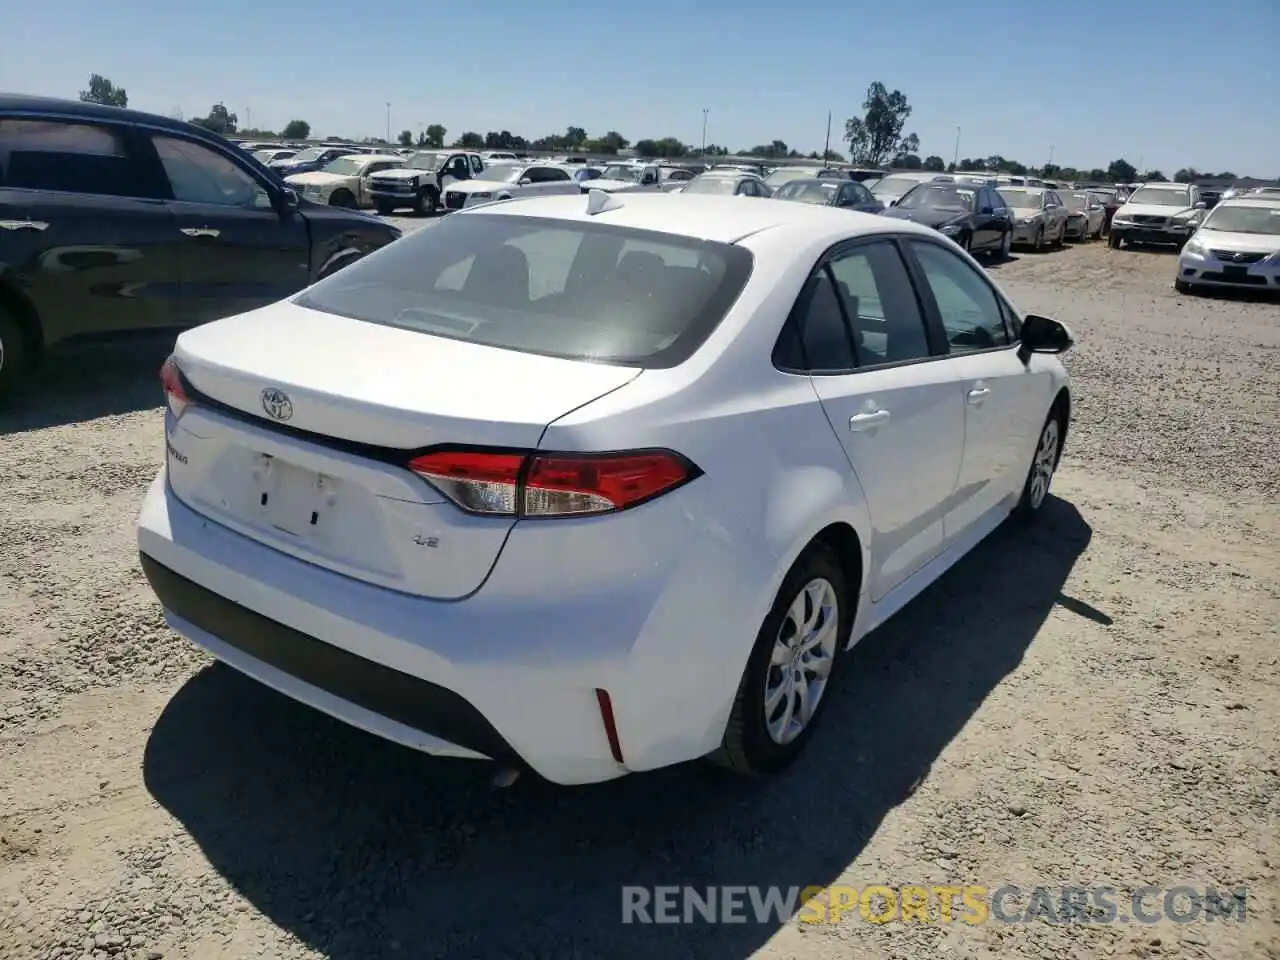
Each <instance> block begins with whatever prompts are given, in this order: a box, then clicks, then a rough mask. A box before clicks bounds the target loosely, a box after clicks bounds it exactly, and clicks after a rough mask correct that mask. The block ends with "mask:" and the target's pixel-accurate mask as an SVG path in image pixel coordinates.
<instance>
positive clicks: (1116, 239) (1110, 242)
mask: <svg viewBox="0 0 1280 960" xmlns="http://www.w3.org/2000/svg"><path fill="white" fill-rule="evenodd" d="M1122 243H1124V237H1123V236H1121V235H1120V234H1118V233H1116V232H1115V231H1114V230H1112V231H1111V233H1110V234H1108V235H1107V246H1108V247H1110V248H1111V249H1112V250H1119V249H1120V244H1122Z"/></svg>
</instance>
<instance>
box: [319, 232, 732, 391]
mask: <svg viewBox="0 0 1280 960" xmlns="http://www.w3.org/2000/svg"><path fill="white" fill-rule="evenodd" d="M751 268H752V257H751V254H750V252H749V251H747V250H746V249H744V248H742V247H735V246H730V245H728V244H722V243H714V242H711V241H705V240H695V239H691V238H686V237H678V236H673V235H671V234H666V233H653V232H650V231H641V230H632V229H628V228H624V227H616V226H607V225H604V224H596V223H583V222H575V221H569V220H555V219H543V218H538V217H521V216H508V215H494V214H455V215H454V216H452V217H449V218H447V219H445V220H444V221H443V222H442V223H440V224H439V225H438V226H436V227H433V228H431V229H430V230H418V231H415V232H414V233H411V234H409V235H408V236H406V237H404V238H403V239H400V240H396V241H395V242H394V243H391V244H389V245H387V246H386V247H384V248H382V249H381V250H379V251H378V252H377V253H375V254H372V255H370V256H368V257H366V258H364V259H363V260H359V261H357V262H356V263H354V264H352V265H351V266H349V267H347V268H345V269H343V270H341V271H339V272H338V273H335V274H334V275H333V276H331V277H329V278H328V279H326V280H322V281H320V282H319V283H317V284H315V285H314V286H312V287H309V288H308V289H307V290H305V291H303V293H301V294H299V295H298V297H297V298H295V301H294V302H295V303H297V304H299V305H301V306H304V307H308V308H310V309H312V310H322V311H324V312H326V313H334V314H338V315H340V316H344V317H351V318H353V319H357V320H365V321H368V322H370V323H382V324H386V325H388V326H393V327H401V328H403V329H406V330H415V331H418V332H420V333H423V334H429V335H432V336H437V337H447V338H449V339H453V340H467V341H470V342H473V343H480V344H485V345H486V346H492V347H501V348H504V349H508V350H519V351H522V352H525V353H538V354H545V355H548V356H555V357H567V358H570V359H575V360H592V361H597V362H601V363H616V364H623V365H628V366H643V367H672V366H675V365H677V364H679V363H682V362H684V361H685V360H686V359H688V357H689V356H691V355H692V354H693V352H694V351H695V350H697V349H698V347H699V346H701V345H702V343H703V341H705V340H706V339H707V337H708V336H710V334H711V332H712V331H713V330H714V329H715V328H716V326H717V325H718V324H719V323H720V321H721V320H722V319H723V318H724V315H725V314H726V313H727V312H728V310H729V308H730V307H731V306H732V305H733V303H734V301H735V300H736V299H737V297H738V294H739V293H740V292H741V291H742V288H743V286H744V285H745V284H746V282H747V279H748V278H749V277H750V275H751Z"/></svg>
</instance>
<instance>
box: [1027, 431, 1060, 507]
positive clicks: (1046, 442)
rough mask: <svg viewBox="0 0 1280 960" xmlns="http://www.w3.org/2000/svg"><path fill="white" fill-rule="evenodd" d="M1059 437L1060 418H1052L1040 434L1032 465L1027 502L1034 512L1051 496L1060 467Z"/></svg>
mask: <svg viewBox="0 0 1280 960" xmlns="http://www.w3.org/2000/svg"><path fill="white" fill-rule="evenodd" d="M1058 436H1059V428H1058V418H1057V417H1050V418H1049V420H1048V422H1047V423H1045V425H1044V431H1043V432H1042V433H1041V434H1040V444H1039V446H1037V447H1036V455H1035V460H1033V461H1032V464H1031V489H1030V490H1029V491H1028V496H1027V500H1028V503H1029V505H1030V507H1031V509H1033V510H1036V509H1039V507H1040V504H1042V503H1044V498H1045V497H1046V496H1048V495H1049V484H1050V482H1052V480H1053V471H1054V470H1056V469H1057V467H1058Z"/></svg>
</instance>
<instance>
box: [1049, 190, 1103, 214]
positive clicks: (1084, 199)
mask: <svg viewBox="0 0 1280 960" xmlns="http://www.w3.org/2000/svg"><path fill="white" fill-rule="evenodd" d="M1058 196H1059V197H1061V198H1062V205H1063V206H1064V207H1066V208H1067V209H1068V210H1074V211H1080V210H1084V209H1085V208H1086V207H1088V206H1089V204H1090V202H1091V201H1090V200H1089V195H1088V194H1087V193H1060V194H1058ZM1092 202H1094V203H1096V202H1097V201H1092Z"/></svg>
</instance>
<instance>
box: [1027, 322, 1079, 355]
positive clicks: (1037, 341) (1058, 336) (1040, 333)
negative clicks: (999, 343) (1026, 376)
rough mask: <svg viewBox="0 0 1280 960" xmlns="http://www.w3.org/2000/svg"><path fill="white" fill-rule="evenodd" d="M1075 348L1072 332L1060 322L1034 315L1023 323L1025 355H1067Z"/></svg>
mask: <svg viewBox="0 0 1280 960" xmlns="http://www.w3.org/2000/svg"><path fill="white" fill-rule="evenodd" d="M1073 346H1075V340H1074V339H1073V338H1072V336H1071V331H1070V330H1068V329H1067V326H1066V324H1064V323H1062V322H1060V321H1058V320H1054V319H1053V318H1051V317H1041V316H1038V315H1036V314H1034V313H1033V314H1028V315H1027V317H1026V318H1025V319H1024V320H1023V321H1022V352H1023V353H1066V352H1067V351H1068V350H1070V349H1071V348H1072V347H1073Z"/></svg>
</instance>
